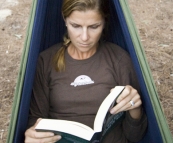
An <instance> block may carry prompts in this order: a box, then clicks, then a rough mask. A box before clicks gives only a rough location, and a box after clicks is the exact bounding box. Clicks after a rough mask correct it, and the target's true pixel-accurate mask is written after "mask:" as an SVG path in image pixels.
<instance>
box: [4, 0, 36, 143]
mask: <svg viewBox="0 0 173 143" xmlns="http://www.w3.org/2000/svg"><path fill="white" fill-rule="evenodd" d="M36 4H37V1H36V0H34V1H33V3H32V9H31V14H30V18H29V21H28V23H29V24H28V29H27V33H26V39H25V44H24V48H23V53H22V57H21V63H20V69H19V74H18V78H17V85H16V89H15V92H14V100H13V106H12V112H11V121H10V125H9V129H8V138H7V141H6V142H7V143H13V136H14V133H15V127H16V121H17V116H18V111H19V106H20V99H21V93H22V88H23V81H24V76H25V71H26V65H27V58H28V51H29V46H30V40H31V34H32V28H33V23H34V17H35V11H36Z"/></svg>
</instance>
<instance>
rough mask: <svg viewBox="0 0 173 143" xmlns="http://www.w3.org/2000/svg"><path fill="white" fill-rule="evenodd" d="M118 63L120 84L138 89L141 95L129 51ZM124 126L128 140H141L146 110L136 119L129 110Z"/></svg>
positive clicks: (144, 128)
mask: <svg viewBox="0 0 173 143" xmlns="http://www.w3.org/2000/svg"><path fill="white" fill-rule="evenodd" d="M118 65H119V66H118V67H119V68H118V70H119V72H118V77H119V82H120V85H130V86H132V87H133V88H135V89H136V90H137V91H138V93H139V95H141V92H140V86H139V83H138V79H137V76H136V72H135V70H134V67H133V64H132V61H131V58H130V56H129V55H128V54H127V53H124V54H123V55H122V57H121V59H120V61H119V64H118ZM122 128H123V134H124V136H125V137H126V139H127V140H128V141H130V142H137V141H139V140H141V139H142V137H143V136H144V134H145V132H146V128H147V117H146V114H145V112H144V111H143V110H142V116H141V118H140V119H139V120H135V119H133V118H132V117H131V116H130V114H129V112H128V111H127V112H126V116H125V119H124V121H123V123H122Z"/></svg>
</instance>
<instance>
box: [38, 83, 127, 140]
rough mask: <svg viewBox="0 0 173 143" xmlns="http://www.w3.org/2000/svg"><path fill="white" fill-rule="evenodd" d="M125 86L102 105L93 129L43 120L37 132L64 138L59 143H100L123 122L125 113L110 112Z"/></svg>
mask: <svg viewBox="0 0 173 143" xmlns="http://www.w3.org/2000/svg"><path fill="white" fill-rule="evenodd" d="M123 89H124V86H116V87H115V88H114V89H113V90H112V91H111V93H110V94H109V95H108V96H107V97H106V98H105V99H104V100H103V102H102V103H101V105H100V107H99V109H98V111H97V114H96V117H95V120H94V127H93V129H92V128H90V127H88V126H86V125H84V124H82V123H78V122H74V121H67V120H58V119H42V120H41V121H40V122H39V123H38V125H37V126H36V127H35V129H36V131H50V132H54V133H55V134H59V135H61V136H62V139H61V140H60V141H58V143H89V142H92V143H99V142H100V140H101V139H102V138H103V137H104V136H105V135H106V133H108V131H109V130H110V129H111V128H112V127H114V126H115V125H116V124H117V123H118V122H119V121H120V120H122V118H123V115H124V113H123V112H120V113H118V114H116V115H112V114H110V112H109V110H110V108H112V107H113V106H115V104H116V99H117V98H118V96H119V95H120V94H121V92H122V91H123Z"/></svg>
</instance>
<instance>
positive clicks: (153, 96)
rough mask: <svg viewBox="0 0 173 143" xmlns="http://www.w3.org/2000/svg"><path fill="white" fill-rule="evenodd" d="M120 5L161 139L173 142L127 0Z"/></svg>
mask: <svg viewBox="0 0 173 143" xmlns="http://www.w3.org/2000/svg"><path fill="white" fill-rule="evenodd" d="M120 4H121V7H122V10H123V13H124V16H125V19H126V22H127V26H128V28H129V32H130V35H131V38H132V41H133V44H134V47H135V51H136V53H137V57H138V61H139V63H140V66H141V70H142V73H143V77H144V80H145V83H146V86H147V89H148V93H149V96H150V100H151V102H152V105H153V109H154V112H155V116H156V118H157V122H158V125H159V128H160V131H161V134H162V139H163V141H164V143H171V142H173V139H172V135H171V132H170V130H169V127H168V124H167V121H166V118H165V115H164V113H163V110H162V106H161V104H160V100H159V97H158V93H157V90H156V87H155V84H154V82H153V77H152V74H151V71H150V68H149V65H148V63H147V60H146V56H145V52H144V50H143V46H142V44H141V40H140V38H139V34H138V31H137V29H136V26H135V24H134V21H133V17H132V15H131V11H130V9H129V4H128V2H127V0H120Z"/></svg>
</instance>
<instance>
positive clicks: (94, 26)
mask: <svg viewBox="0 0 173 143" xmlns="http://www.w3.org/2000/svg"><path fill="white" fill-rule="evenodd" d="M99 26H100V25H92V26H90V28H91V29H97V28H98V27H99Z"/></svg>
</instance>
